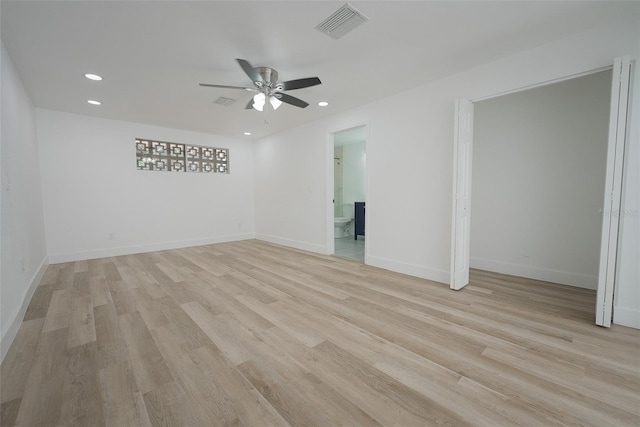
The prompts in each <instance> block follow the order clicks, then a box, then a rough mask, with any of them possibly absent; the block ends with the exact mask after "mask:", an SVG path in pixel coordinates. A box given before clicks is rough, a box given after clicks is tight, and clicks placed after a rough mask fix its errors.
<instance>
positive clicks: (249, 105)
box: [244, 98, 254, 110]
mask: <svg viewBox="0 0 640 427" xmlns="http://www.w3.org/2000/svg"><path fill="white" fill-rule="evenodd" d="M253 102H254V101H253V98H251V99H250V100H249V102H248V103H247V106H246V107H244V109H245V110H253Z"/></svg>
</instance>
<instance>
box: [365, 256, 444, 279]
mask: <svg viewBox="0 0 640 427" xmlns="http://www.w3.org/2000/svg"><path fill="white" fill-rule="evenodd" d="M365 263H366V264H367V265H371V266H373V267H379V268H384V269H385V270H390V271H395V272H396V273H402V274H408V275H409V276H414V277H420V278H422V279H427V280H432V281H434V282H440V283H445V284H447V285H448V284H449V272H448V271H445V270H440V269H436V268H431V267H424V266H420V265H415V264H409V263H406V262H401V261H396V260H391V259H387V258H380V257H376V256H373V255H366V258H365Z"/></svg>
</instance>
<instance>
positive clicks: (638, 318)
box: [613, 305, 640, 329]
mask: <svg viewBox="0 0 640 427" xmlns="http://www.w3.org/2000/svg"><path fill="white" fill-rule="evenodd" d="M613 323H615V324H616V325H621V326H628V327H630V328H636V329H640V310H638V309H634V308H626V307H620V306H618V305H614V307H613Z"/></svg>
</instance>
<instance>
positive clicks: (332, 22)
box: [316, 3, 368, 40]
mask: <svg viewBox="0 0 640 427" xmlns="http://www.w3.org/2000/svg"><path fill="white" fill-rule="evenodd" d="M367 20H368V18H367V17H366V16H364V15H363V14H362V13H360V12H358V11H357V10H356V9H354V8H353V6H351V5H350V4H349V3H347V4H345V5H344V6H342V7H341V8H340V9H338V10H337V11H336V12H335V13H334V14H333V15H331V16H330V17H328V18H327V19H325V20H324V21H322V23H321V24H319V25H318V26H316V30H318V31H320V32H321V33H325V34H326V35H328V36H329V37H331V38H333V39H336V40H337V39H339V38H340V37H342V36H344V35H345V34H347V33H349V32H351V31H352V30H354V29H355V28H356V27H358V26H359V25H360V24H364V23H365V22H367Z"/></svg>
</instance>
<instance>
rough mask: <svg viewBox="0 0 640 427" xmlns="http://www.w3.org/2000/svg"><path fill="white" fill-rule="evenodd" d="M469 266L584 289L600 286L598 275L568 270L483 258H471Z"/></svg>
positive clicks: (593, 288)
mask: <svg viewBox="0 0 640 427" xmlns="http://www.w3.org/2000/svg"><path fill="white" fill-rule="evenodd" d="M469 266H470V267H471V268H477V269H480V270H487V271H495V272H496V273H502V274H510V275H512V276H520V277H527V278H529V279H535V280H543V281H545V282H552V283H560V284H561V285H569V286H575V287H578V288H584V289H592V290H596V289H597V287H598V276H597V275H591V274H581V273H571V272H568V271H560V270H551V269H546V268H540V267H532V266H528V265H518V264H511V263H508V262H502V261H494V260H489V259H482V258H470V259H469Z"/></svg>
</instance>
